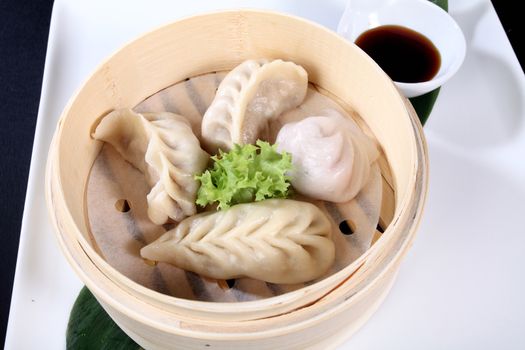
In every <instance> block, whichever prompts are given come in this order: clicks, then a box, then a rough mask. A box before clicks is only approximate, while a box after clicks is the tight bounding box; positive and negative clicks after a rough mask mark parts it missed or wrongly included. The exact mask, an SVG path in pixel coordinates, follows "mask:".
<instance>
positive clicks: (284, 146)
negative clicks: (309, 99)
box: [276, 110, 379, 203]
mask: <svg viewBox="0 0 525 350" xmlns="http://www.w3.org/2000/svg"><path fill="white" fill-rule="evenodd" d="M276 144H277V149H278V150H279V151H286V152H288V153H290V154H291V155H292V164H293V170H292V171H291V172H290V174H289V175H290V177H291V180H290V182H291V184H292V186H293V187H294V188H295V190H297V191H298V192H300V193H302V194H304V195H307V196H309V197H312V198H316V199H322V200H326V201H330V202H338V203H341V202H347V201H349V200H351V199H352V198H354V197H355V196H356V195H357V193H358V192H359V191H360V190H361V188H363V186H364V185H365V184H366V182H367V181H368V176H369V174H370V165H371V164H372V163H373V162H374V161H375V160H376V159H377V158H378V156H379V152H378V149H377V146H376V145H375V143H374V142H373V141H372V140H371V139H370V138H369V137H368V136H366V135H365V134H364V133H363V131H362V130H361V129H359V127H358V126H357V125H356V124H355V122H354V121H353V120H351V119H349V118H345V117H343V116H342V115H341V114H340V113H339V112H337V111H335V110H327V111H325V112H324V115H322V116H312V117H308V118H305V119H303V120H301V121H298V122H294V123H288V124H285V125H284V126H283V127H282V128H281V130H280V131H279V134H278V135H277V140H276Z"/></svg>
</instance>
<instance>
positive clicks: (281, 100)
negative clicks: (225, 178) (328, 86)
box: [202, 59, 308, 153]
mask: <svg viewBox="0 0 525 350" xmlns="http://www.w3.org/2000/svg"><path fill="white" fill-rule="evenodd" d="M307 88H308V74H307V73H306V71H305V70H304V69H303V68H302V67H301V66H299V65H297V64H295V63H293V62H285V61H282V60H274V61H269V60H266V59H259V60H248V61H245V62H243V63H241V64H240V65H238V66H237V67H236V68H234V69H233V70H232V71H231V72H230V73H228V74H227V75H226V77H225V78H224V80H223V81H222V82H221V84H220V85H219V88H218V89H217V94H216V95H215V98H214V100H213V102H212V104H211V105H210V107H209V108H208V110H207V111H206V113H205V114H204V117H203V119H202V137H203V139H204V144H205V147H206V149H207V150H208V151H210V152H211V153H217V151H218V149H222V150H223V151H229V150H230V149H232V147H233V145H234V144H240V145H244V144H253V143H255V141H256V140H257V139H261V140H266V139H267V138H268V132H269V126H268V123H269V121H270V120H272V119H274V118H276V117H278V116H279V115H280V114H281V113H283V112H285V111H287V110H289V109H291V108H294V107H297V106H298V105H299V104H300V103H301V102H302V101H303V99H304V97H305V96H306V91H307Z"/></svg>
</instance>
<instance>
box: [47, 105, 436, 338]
mask: <svg viewBox="0 0 525 350" xmlns="http://www.w3.org/2000/svg"><path fill="white" fill-rule="evenodd" d="M407 108H411V106H410V107H409V106H408V105H407ZM415 119H416V120H417V118H415ZM416 120H413V121H412V122H413V126H414V128H415V129H419V130H420V131H422V128H421V125H420V124H419V122H417V121H416ZM54 141H55V140H54V139H53V142H52V144H53V143H54ZM418 146H419V147H418V150H419V151H420V157H419V160H420V161H421V162H422V163H423V164H422V167H420V178H421V181H420V182H419V186H420V187H421V188H422V189H427V188H428V187H427V186H426V185H427V184H428V162H427V161H426V158H425V155H426V154H427V146H426V142H425V140H424V139H423V138H420V139H419V142H418ZM51 167H52V164H51V163H48V165H47V167H46V173H47V174H50V173H51ZM51 187H52V184H51V183H48V184H47V186H46V189H45V190H46V197H48V198H50V197H49V196H52V194H51ZM416 194H417V193H416ZM427 194H428V190H424V191H421V192H420V194H419V196H416V197H418V198H417V200H416V201H415V202H414V204H413V206H412V207H411V208H410V209H411V212H412V213H413V217H414V218H416V220H415V221H413V222H411V221H410V219H411V218H410V217H409V218H407V219H408V220H407V222H405V223H404V224H405V225H408V226H409V230H408V232H407V234H406V236H407V239H405V240H403V241H402V242H401V244H402V248H401V249H399V250H397V251H390V253H391V254H390V259H389V260H388V261H387V262H386V265H375V266H372V267H371V268H372V269H374V270H376V271H377V273H376V274H375V275H374V276H373V278H367V279H366V280H365V282H364V283H360V284H359V285H358V286H354V288H358V287H360V288H359V290H357V291H356V292H352V291H351V290H345V288H344V286H345V284H347V283H348V282H349V281H350V280H351V279H349V280H346V281H345V282H343V285H341V286H340V287H338V288H336V289H334V290H333V291H332V293H333V294H342V295H343V296H344V295H345V294H351V295H352V298H346V297H345V298H344V301H343V302H341V303H338V302H337V300H332V301H331V303H332V304H336V305H335V306H334V307H331V308H330V307H325V309H324V310H323V311H322V312H321V313H319V314H317V315H315V316H314V317H308V318H305V319H303V320H302V321H300V322H298V323H288V324H287V326H286V327H278V328H274V329H267V330H263V331H253V332H235V333H221V332H215V333H210V332H205V331H202V330H201V331H196V330H194V329H192V328H191V327H189V328H187V329H185V328H177V327H173V326H170V325H169V324H167V323H166V322H163V319H162V317H159V319H157V320H156V321H153V320H152V319H151V318H150V317H147V316H145V315H144V314H143V313H140V312H138V311H135V310H134V309H133V308H130V307H124V306H123V304H122V303H120V302H119V301H117V297H116V296H112V295H110V294H109V293H107V292H106V290H105V289H103V288H102V287H101V286H100V285H98V284H97V283H95V282H93V281H92V280H90V279H89V278H86V282H87V283H86V284H87V285H88V288H89V289H91V290H97V291H99V293H94V295H95V296H97V297H98V296H101V295H104V296H105V297H106V299H104V301H105V302H108V301H110V300H113V301H114V302H113V303H111V305H112V307H115V309H117V310H119V311H120V312H126V313H128V315H132V316H133V318H134V319H136V320H139V321H140V322H142V323H145V324H148V325H149V326H152V327H155V328H157V329H163V330H164V331H166V332H170V333H173V334H180V335H184V336H187V337H192V338H195V339H200V340H203V339H204V340H228V339H229V337H230V336H231V335H232V334H233V335H235V337H236V339H238V340H241V339H249V340H254V339H261V338H266V337H272V336H278V335H285V334H286V333H287V332H290V331H292V330H294V329H296V328H301V327H303V326H306V325H310V324H311V323H312V322H314V323H318V322H321V321H322V320H323V319H326V318H330V317H331V315H332V314H333V313H338V312H343V311H344V309H345V307H346V306H347V304H349V303H351V302H352V301H354V300H355V299H356V298H359V297H362V296H364V295H365V293H366V292H367V290H368V289H370V288H372V286H373V285H374V283H377V281H378V280H379V279H381V278H382V277H385V276H386V274H387V273H388V272H389V271H390V269H395V268H396V267H397V266H398V265H399V264H400V263H401V261H402V259H403V257H404V255H405V254H406V253H407V252H408V249H409V247H410V245H411V244H412V243H413V239H414V238H415V234H416V232H417V229H418V226H419V224H420V219H421V214H422V211H423V206H424V202H425V200H426V196H427ZM50 211H51V208H50ZM51 214H52V215H54V213H51ZM412 220H414V219H412ZM54 224H56V221H55V222H54ZM63 238H64V237H63V236H62V235H57V240H58V242H59V244H60V246H61V247H62V248H63V249H64V252H65V255H66V258H67V259H68V260H69V261H70V263H71V265H72V266H73V268H74V269H75V271H76V272H77V273H78V274H80V275H84V274H85V273H86V272H85V271H84V270H83V269H82V267H81V264H80V263H78V261H77V260H76V259H75V258H74V257H73V255H72V254H70V250H69V249H65V248H66V245H67V244H68V243H67V242H66V241H65V240H64V239H63ZM70 244H76V245H77V246H78V249H80V250H81V251H83V248H82V247H81V245H80V244H79V243H78V242H70ZM84 253H85V252H84ZM383 253H384V251H383ZM392 253H394V254H392ZM82 258H83V259H86V260H90V258H89V256H88V255H87V254H86V255H85V256H84V257H82ZM94 268H95V269H96V270H97V271H98V273H100V274H101V275H102V276H103V277H105V278H106V282H107V283H110V284H115V281H113V280H111V279H110V278H109V277H108V276H106V275H105V274H104V273H103V271H100V270H99V269H98V268H97V267H96V266H94ZM396 273H397V271H396ZM393 281H394V279H392V282H391V283H390V285H389V287H388V288H386V289H385V290H384V291H383V293H382V296H381V297H380V298H379V299H378V302H377V305H375V307H377V306H379V305H380V303H381V300H382V299H383V298H384V297H386V295H387V294H388V291H389V289H390V287H391V284H393ZM130 302H131V303H137V302H138V303H143V304H147V303H146V302H145V301H142V300H139V299H135V298H131V299H130V300H128V303H130ZM230 304H231V303H230ZM316 304H317V303H316ZM316 304H313V305H310V306H307V307H305V308H301V309H300V310H295V311H298V312H300V311H301V310H303V311H304V310H307V309H308V308H310V307H316ZM148 306H149V307H153V308H154V306H153V305H148ZM130 311H131V313H130ZM373 311H374V309H373V308H372V309H370V310H369V311H368V313H369V314H372V313H373ZM288 315H289V314H285V315H276V316H274V317H270V318H267V319H265V320H275V319H276V318H279V317H286V316H288ZM173 316H176V317H177V318H179V319H183V318H184V317H180V316H181V315H173ZM367 318H368V317H367V316H366V315H365V316H363V317H362V319H361V323H364V322H365V321H366V319H367ZM188 321H190V320H187V321H182V320H181V322H188ZM202 321H203V320H195V322H199V323H200V322H202ZM257 321H259V320H252V322H257ZM218 322H220V323H224V321H222V320H220V321H218ZM243 323H245V322H243V321H236V322H233V324H234V325H235V326H241V325H242V324H243ZM358 327H359V324H356V325H355V326H354V327H352V328H354V329H357V328H358ZM254 337H255V338H254Z"/></svg>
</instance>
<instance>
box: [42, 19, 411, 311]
mask: <svg viewBox="0 0 525 350" xmlns="http://www.w3.org/2000/svg"><path fill="white" fill-rule="evenodd" d="M232 13H233V14H238V13H248V14H269V15H273V16H279V17H287V18H291V19H293V20H295V21H299V22H303V23H305V24H308V25H309V26H315V27H316V28H317V29H318V30H322V31H324V32H326V33H329V34H330V35H332V36H334V37H337V39H338V40H339V41H340V42H341V43H343V44H344V45H351V46H354V48H357V46H355V45H354V44H352V43H349V42H348V41H346V40H345V39H343V38H341V37H339V36H337V34H335V33H333V32H332V31H330V30H328V29H327V28H325V27H323V26H321V25H319V24H317V23H314V22H311V21H309V20H306V19H303V18H300V17H297V16H292V15H288V14H282V13H279V12H275V11H266V10H250V9H243V10H225V11H210V12H206V13H204V14H198V15H193V16H188V17H186V18H183V19H180V20H177V21H176V22H172V23H169V24H166V25H163V26H159V27H158V28H155V29H153V30H151V31H149V32H147V33H146V34H144V35H141V36H140V37H139V38H136V39H134V40H130V41H129V42H128V43H127V44H126V45H124V46H123V47H122V48H121V49H119V50H118V51H116V52H115V53H113V54H112V55H110V56H109V57H108V58H106V59H105V60H104V61H103V62H102V63H101V64H100V65H99V66H98V67H97V68H96V69H95V72H97V71H99V70H100V69H101V67H103V66H104V65H105V64H106V63H107V62H108V61H111V60H112V59H113V58H114V57H115V56H117V55H119V53H120V52H121V51H123V50H125V49H126V48H129V47H131V46H133V44H134V43H135V42H137V41H139V40H145V39H147V38H148V37H149V36H150V35H152V34H154V33H157V32H158V31H159V30H162V29H163V28H166V27H169V26H171V25H174V23H179V22H185V21H191V20H193V19H194V18H195V17H205V16H216V15H222V14H232ZM357 49H358V48H357ZM358 51H360V54H361V55H362V56H366V54H365V53H364V52H362V51H361V50H360V49H358ZM367 59H368V60H369V61H370V62H371V64H373V65H375V66H376V70H377V71H378V72H379V75H381V76H383V77H382V79H383V80H384V81H385V83H387V84H390V85H391V89H392V91H395V93H396V94H398V91H397V90H396V88H395V86H394V85H393V83H392V82H391V80H390V79H389V78H388V77H387V76H386V74H385V73H384V72H383V71H382V70H381V69H380V68H379V66H377V65H376V64H375V63H374V62H373V61H371V60H370V59H369V58H368V57H367ZM91 76H92V75H90V76H89V77H88V78H87V79H86V80H85V81H84V83H83V84H82V85H81V86H80V88H79V89H77V92H76V93H75V94H74V95H73V96H72V97H71V99H70V100H69V102H68V104H67V106H66V108H65V109H64V112H63V113H62V116H61V118H60V120H59V127H58V129H57V132H56V134H55V137H56V138H57V139H58V140H59V139H60V136H61V134H62V130H63V129H62V127H61V125H62V121H63V120H64V119H65V118H66V116H67V115H68V113H69V110H70V108H71V106H72V104H73V103H74V101H75V99H76V97H77V96H78V95H79V93H80V91H81V90H82V87H84V85H85V84H86V83H87V81H89V80H90V78H91ZM399 102H400V103H403V101H402V98H400V101H399ZM53 145H55V146H57V145H58V142H56V143H55V142H53ZM52 151H53V150H52V149H50V155H51V154H52V153H51V152H52ZM57 153H58V149H57ZM53 154H54V153H53ZM59 158H60V157H59V156H58V157H57V159H59ZM413 170H416V169H413ZM48 176H51V175H49V174H48ZM54 176H58V178H57V181H58V183H59V184H60V183H61V179H60V172H58V174H54ZM46 181H48V180H46ZM414 182H415V179H412V180H411V181H410V182H409V186H407V188H408V190H407V192H406V193H405V194H404V196H403V197H402V198H397V199H398V204H397V206H396V207H400V208H404V207H405V204H406V202H407V201H408V200H409V199H410V198H408V197H409V196H410V195H411V194H412V193H413V192H414V189H412V184H413V183H414ZM59 193H60V197H61V198H60V200H61V201H62V202H65V200H64V193H62V191H60V192H59ZM396 196H397V193H396ZM396 211H397V210H396ZM403 213H404V212H402V211H401V212H397V213H396V215H395V216H394V220H393V222H392V224H391V225H389V226H388V228H387V229H386V230H385V232H384V234H383V235H382V237H381V238H380V239H379V240H378V241H377V242H376V243H375V244H374V245H373V246H372V247H371V248H369V249H368V250H367V251H366V252H365V253H364V254H363V255H362V256H360V257H359V258H358V259H357V260H355V261H354V262H352V263H351V264H350V265H348V266H347V267H345V268H343V269H342V270H341V271H339V272H337V273H335V274H334V275H332V276H329V277H327V278H325V279H323V280H322V281H318V282H316V283H315V284H312V285H310V286H306V287H304V288H301V289H299V290H296V291H293V292H289V293H285V294H283V295H279V296H274V297H270V298H267V299H263V300H257V301H240V302H235V303H230V302H205V301H195V300H187V299H182V298H176V297H172V296H167V295H164V294H161V293H158V292H155V291H152V290H150V289H148V288H146V287H143V286H141V285H139V284H138V283H136V282H133V281H131V280H129V279H127V277H125V276H123V275H121V276H122V278H123V279H125V280H127V281H126V283H127V284H128V285H129V286H130V288H132V289H134V290H136V291H138V292H139V293H141V294H153V297H155V298H157V299H159V300H160V301H163V302H167V303H175V304H177V306H181V307H183V308H184V309H199V310H201V311H202V310H204V311H207V312H218V311H220V312H224V308H226V309H227V308H231V306H232V305H235V309H236V311H235V312H236V313H238V312H239V309H245V310H244V312H253V311H256V310H257V309H265V308H266V307H268V306H270V305H272V304H282V303H283V302H284V303H285V302H286V301H288V302H289V301H290V299H293V300H298V299H301V297H302V296H304V295H305V294H307V293H310V292H311V291H312V290H314V291H315V290H317V291H322V292H321V294H322V295H321V297H322V296H324V295H326V294H329V293H330V292H331V291H333V289H334V288H337V286H338V285H339V283H344V282H345V280H347V279H348V271H352V272H358V271H359V269H360V268H361V267H362V266H363V264H364V263H365V262H366V260H367V258H368V257H369V256H370V255H371V254H372V253H373V252H376V251H379V250H380V248H382V247H383V246H384V245H385V244H386V243H387V242H388V240H387V238H390V239H393V238H394V237H390V236H393V235H392V233H391V232H392V231H394V229H395V227H396V226H395V225H396V223H397V220H398V219H399V218H400V217H401V216H402V214H403ZM65 214H66V216H67V220H68V221H70V222H72V223H73V224H74V227H75V232H74V234H75V236H76V239H77V242H78V244H80V246H81V247H82V249H83V250H84V252H85V253H86V255H87V256H88V257H89V259H90V260H91V261H92V262H93V263H94V264H95V265H96V266H97V268H100V267H101V266H102V267H104V268H105V269H108V271H112V270H113V268H112V267H111V266H110V265H109V264H107V262H105V261H104V260H103V259H102V258H101V257H100V256H98V254H97V253H96V252H95V251H91V250H92V247H91V245H90V244H89V242H87V240H86V239H85V237H84V236H83V235H82V234H81V230H80V229H79V227H78V226H77V224H76V221H75V220H74V218H73V217H72V216H71V213H69V211H68V212H66V213H65ZM100 271H101V273H102V274H104V276H106V277H107V275H106V272H107V271H102V270H100ZM77 273H78V270H77ZM115 275H120V273H119V272H117V271H116V270H115V271H114V274H112V277H114V276H115ZM336 281H337V282H338V283H335V282H336ZM119 287H120V288H121V289H122V286H120V285H119ZM318 299H319V298H317V299H316V300H318ZM314 301H315V300H314ZM241 311H242V310H241Z"/></svg>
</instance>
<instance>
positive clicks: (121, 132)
mask: <svg viewBox="0 0 525 350" xmlns="http://www.w3.org/2000/svg"><path fill="white" fill-rule="evenodd" d="M93 137H94V138H95V139H97V140H101V141H105V142H108V143H110V144H111V145H112V146H113V147H114V148H115V149H116V150H117V151H118V152H119V153H120V155H121V156H122V157H123V158H124V159H125V160H127V161H128V162H130V163H131V164H132V165H133V166H135V167H136V168H137V169H138V170H140V171H141V172H142V173H144V174H145V176H146V180H147V181H148V183H149V184H150V186H151V187H152V188H151V191H150V192H149V193H148V195H147V202H148V216H149V218H150V219H151V221H153V222H154V223H155V224H158V225H161V224H165V223H167V222H169V221H170V220H171V221H181V220H182V219H184V218H185V217H186V216H190V215H193V214H195V213H196V212H197V210H196V207H195V197H196V193H197V190H198V188H199V184H198V182H197V181H196V180H195V179H194V175H195V174H198V173H201V172H202V171H203V170H204V169H205V168H206V166H207V164H208V161H209V157H210V156H209V155H208V154H207V153H206V152H205V151H203V150H202V149H201V147H200V143H199V140H198V139H197V137H195V135H194V134H193V132H192V130H191V126H190V124H189V122H188V121H187V120H186V118H184V117H182V116H180V115H177V114H173V113H168V112H162V113H143V114H139V113H135V112H133V111H132V110H131V109H119V110H115V111H113V112H111V113H109V114H108V115H106V116H105V117H104V118H103V119H102V121H101V122H100V124H99V125H98V126H97V128H96V130H95V132H94V134H93Z"/></svg>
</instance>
